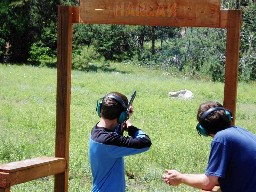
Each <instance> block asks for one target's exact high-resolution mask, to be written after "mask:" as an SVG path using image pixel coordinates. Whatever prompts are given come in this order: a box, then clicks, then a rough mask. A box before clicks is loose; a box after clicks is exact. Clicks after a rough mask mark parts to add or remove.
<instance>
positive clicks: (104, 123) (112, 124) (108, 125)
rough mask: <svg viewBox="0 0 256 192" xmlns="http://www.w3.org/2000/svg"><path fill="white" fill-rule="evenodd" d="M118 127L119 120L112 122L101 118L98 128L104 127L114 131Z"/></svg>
mask: <svg viewBox="0 0 256 192" xmlns="http://www.w3.org/2000/svg"><path fill="white" fill-rule="evenodd" d="M117 125H118V123H117V119H113V120H110V119H103V118H100V121H99V123H98V125H97V126H98V127H104V128H106V129H109V130H114V129H115V127H116V126H117Z"/></svg>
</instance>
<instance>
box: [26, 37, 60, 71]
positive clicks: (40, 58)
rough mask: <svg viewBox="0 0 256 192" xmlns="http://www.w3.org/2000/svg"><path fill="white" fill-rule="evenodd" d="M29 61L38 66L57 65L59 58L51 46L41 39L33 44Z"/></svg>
mask: <svg viewBox="0 0 256 192" xmlns="http://www.w3.org/2000/svg"><path fill="white" fill-rule="evenodd" d="M28 61H29V62H30V63H32V64H33V65H37V66H42V67H44V66H47V67H56V62H57V58H56V55H54V54H53V52H52V50H51V49H50V48H49V47H47V46H45V45H44V44H43V43H42V42H41V41H39V42H37V43H34V44H32V46H31V48H30V51H29V58H28Z"/></svg>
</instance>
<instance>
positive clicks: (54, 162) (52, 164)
mask: <svg viewBox="0 0 256 192" xmlns="http://www.w3.org/2000/svg"><path fill="white" fill-rule="evenodd" d="M65 168H66V161H65V159H64V158H56V157H38V158H33V159H26V160H23V161H16V162H11V163H7V164H0V188H8V187H10V186H12V185H16V184H19V183H24V182H27V181H31V180H34V179H38V178H41V177H46V176H50V175H56V174H59V173H62V172H64V171H65Z"/></svg>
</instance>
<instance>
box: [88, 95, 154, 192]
mask: <svg viewBox="0 0 256 192" xmlns="http://www.w3.org/2000/svg"><path fill="white" fill-rule="evenodd" d="M96 111H97V113H98V115H99V117H100V120H99V122H98V123H97V124H96V125H95V126H94V127H93V129H92V131H91V135H90V141H89V160H90V165H91V172H92V177H93V186H92V191H93V192H125V171H124V156H128V155H134V154H139V153H142V152H145V151H147V150H148V149H149V148H150V146H151V140H150V138H149V137H148V136H147V135H146V134H145V133H144V132H143V131H142V130H141V129H139V128H137V127H135V126H133V125H132V124H131V121H130V120H129V117H130V115H131V113H132V112H133V108H132V106H129V105H128V99H127V97H126V96H125V95H123V94H121V93H118V92H112V93H109V94H107V95H106V96H104V98H103V99H102V100H101V101H100V102H98V103H97V106H96ZM124 131H127V132H128V136H123V132H124Z"/></svg>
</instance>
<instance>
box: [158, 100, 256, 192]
mask: <svg viewBox="0 0 256 192" xmlns="http://www.w3.org/2000/svg"><path fill="white" fill-rule="evenodd" d="M197 120H198V122H199V123H198V125H197V127H196V128H197V131H198V133H199V134H200V135H203V136H211V137H212V138H213V140H212V143H211V151H210V156H209V161H208V166H207V168H206V171H205V174H182V173H180V172H178V171H176V170H166V172H165V173H164V174H163V180H164V182H165V183H166V184H169V185H174V186H177V185H179V184H181V183H183V184H186V185H189V186H192V187H195V188H199V189H203V190H207V191H211V190H213V188H214V187H215V186H220V189H221V191H222V192H255V191H256V135H255V134H253V133H251V132H249V131H247V130H246V129H243V128H240V127H236V126H232V125H231V124H232V114H231V112H230V111H229V110H227V109H225V108H223V106H222V105H221V104H220V103H218V102H207V103H203V104H201V105H200V107H199V109H198V113H197Z"/></svg>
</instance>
